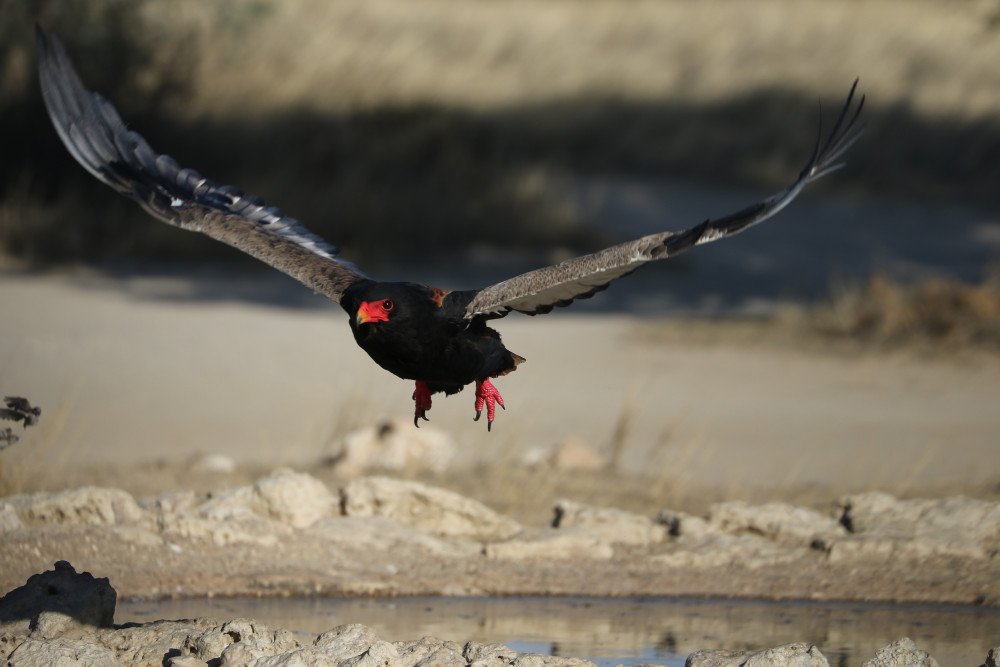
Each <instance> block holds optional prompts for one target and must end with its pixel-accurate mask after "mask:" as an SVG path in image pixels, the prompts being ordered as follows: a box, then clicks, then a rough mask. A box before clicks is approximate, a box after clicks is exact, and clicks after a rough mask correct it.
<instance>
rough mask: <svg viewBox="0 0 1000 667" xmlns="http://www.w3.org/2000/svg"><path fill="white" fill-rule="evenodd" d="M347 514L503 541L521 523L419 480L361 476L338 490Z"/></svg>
mask: <svg viewBox="0 0 1000 667" xmlns="http://www.w3.org/2000/svg"><path fill="white" fill-rule="evenodd" d="M341 498H342V501H341V506H342V508H343V510H344V514H345V515H347V516H384V517H387V518H389V519H392V520H393V521H398V522H400V523H404V524H407V525H410V526H413V527H414V528H417V529H418V530H422V531H424V532H427V533H430V534H432V535H439V536H447V537H461V538H466V539H472V540H479V541H494V540H504V539H507V538H509V537H510V536H512V535H514V534H515V533H517V532H518V531H519V530H520V529H521V526H520V525H519V524H518V523H517V522H516V521H514V520H513V519H511V518H509V517H505V516H503V515H502V514H498V513H497V512H494V511H493V510H491V509H489V508H488V507H486V506H485V505H483V504H482V503H480V502H477V501H475V500H472V499H471V498H466V497H464V496H461V495H459V494H457V493H453V492H451V491H446V490H444V489H439V488H435V487H432V486H427V485H426V484H421V483H419V482H411V481H403V480H396V479H389V478H388V477H363V478H361V479H357V480H354V481H352V482H350V483H349V484H348V485H347V486H345V487H344V488H343V489H342V490H341Z"/></svg>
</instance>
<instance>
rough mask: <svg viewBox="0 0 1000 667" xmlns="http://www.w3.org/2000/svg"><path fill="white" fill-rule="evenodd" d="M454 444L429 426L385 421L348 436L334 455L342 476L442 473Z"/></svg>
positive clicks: (446, 436) (451, 458)
mask: <svg viewBox="0 0 1000 667" xmlns="http://www.w3.org/2000/svg"><path fill="white" fill-rule="evenodd" d="M456 450H457V447H456V446H455V441H454V440H452V438H451V436H449V435H448V434H447V433H446V432H444V431H442V430H440V429H437V428H434V427H433V426H431V425H429V424H424V425H421V427H420V428H414V426H413V424H412V423H410V422H409V421H406V420H394V421H387V422H384V423H382V424H378V425H376V426H369V427H366V428H362V429H358V430H357V431H353V432H351V433H349V434H348V435H347V436H346V437H345V438H344V440H343V442H342V443H341V445H340V450H339V452H338V453H337V454H336V455H335V456H334V459H333V465H334V468H335V470H336V471H337V472H338V473H340V474H342V475H345V476H354V475H360V474H363V473H364V472H366V471H369V470H391V471H401V470H406V471H410V472H418V471H425V470H429V471H431V472H444V471H445V470H447V469H448V466H449V465H451V462H452V460H453V459H454V458H455V451H456Z"/></svg>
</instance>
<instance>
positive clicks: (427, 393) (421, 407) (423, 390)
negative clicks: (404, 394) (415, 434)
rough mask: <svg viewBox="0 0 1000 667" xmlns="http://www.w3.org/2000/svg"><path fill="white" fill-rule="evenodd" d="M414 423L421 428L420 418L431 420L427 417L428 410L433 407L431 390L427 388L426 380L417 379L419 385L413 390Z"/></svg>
mask: <svg viewBox="0 0 1000 667" xmlns="http://www.w3.org/2000/svg"><path fill="white" fill-rule="evenodd" d="M413 403H414V409H413V425H414V426H416V427H417V428H420V423H419V422H420V420H421V419H423V420H424V421H425V422H428V421H430V419H428V418H427V411H428V410H430V409H431V390H430V389H428V388H427V383H426V382H421V381H420V380H417V386H416V387H415V388H414V390H413Z"/></svg>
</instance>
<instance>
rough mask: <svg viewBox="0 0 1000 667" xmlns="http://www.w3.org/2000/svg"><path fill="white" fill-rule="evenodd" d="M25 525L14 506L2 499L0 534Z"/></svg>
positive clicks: (0, 502)
mask: <svg viewBox="0 0 1000 667" xmlns="http://www.w3.org/2000/svg"><path fill="white" fill-rule="evenodd" d="M22 526H24V524H23V523H21V517H19V516H18V515H17V511H15V510H14V506H13V505H10V504H8V503H5V502H2V501H0V535H3V534H4V533H9V532H10V531H12V530H17V529H18V528H21V527H22Z"/></svg>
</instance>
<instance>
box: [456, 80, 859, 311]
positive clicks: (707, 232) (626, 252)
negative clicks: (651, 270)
mask: <svg viewBox="0 0 1000 667" xmlns="http://www.w3.org/2000/svg"><path fill="white" fill-rule="evenodd" d="M857 85H858V82H857V80H855V82H854V85H853V86H851V92H850V93H849V94H848V96H847V102H846V103H845V104H844V108H843V110H842V111H841V112H840V116H839V117H838V118H837V122H836V123H835V124H834V127H833V130H832V131H831V132H830V135H829V136H828V137H827V139H826V141H825V142H824V141H823V137H822V129H821V134H820V136H819V138H818V139H817V142H816V147H815V149H814V150H813V154H812V157H811V158H810V160H809V163H808V164H807V165H806V166H805V168H804V169H803V170H802V171H801V173H800V174H799V177H798V179H797V180H796V181H795V182H794V183H792V184H791V185H790V186H788V187H787V188H785V189H784V190H782V191H781V192H778V193H777V194H774V195H772V196H770V197H768V198H767V199H765V200H763V201H761V202H758V203H756V204H753V205H752V206H748V207H747V208H744V209H742V210H740V211H737V212H736V213H733V214H731V215H727V216H725V217H723V218H719V219H717V220H706V221H705V222H703V223H701V224H699V225H696V226H694V227H691V228H690V229H686V230H683V231H680V232H661V233H659V234H651V235H649V236H644V237H642V238H640V239H636V240H634V241H627V242H625V243H621V244H619V245H615V246H612V247H610V248H605V249H604V250H601V251H599V252H596V253H593V254H590V255H584V256H582V257H576V258H574V259H569V260H566V261H564V262H561V263H559V264H555V265H553V266H547V267H544V268H541V269H536V270H534V271H529V272H528V273H524V274H522V275H519V276H516V277H514V278H510V279H509V280H505V281H503V282H500V283H497V284H495V285H491V286H490V287H487V288H485V289H482V290H480V291H479V292H478V293H477V294H476V295H475V296H474V297H473V298H472V300H471V301H470V302H469V304H468V306H467V307H466V309H465V317H466V318H472V317H477V316H481V317H503V316H504V315H506V314H507V313H509V312H510V311H512V310H516V311H518V312H522V313H527V314H529V315H538V314H541V313H547V312H549V311H551V310H552V309H553V308H555V307H557V306H567V305H569V304H570V303H572V302H573V301H574V300H575V299H585V298H587V297H590V296H593V295H594V294H596V293H597V292H599V291H601V290H603V289H606V288H607V287H608V284H609V283H611V281H613V280H616V279H618V278H621V277H623V276H627V275H628V274H630V273H632V272H633V271H635V270H636V269H638V268H639V267H640V266H642V265H644V264H646V263H647V262H652V261H654V260H658V259H665V258H667V257H673V256H675V255H679V254H680V253H682V252H684V251H686V250H690V249H691V248H693V247H694V246H696V245H701V244H703V243H709V242H711V241H717V240H719V239H722V238H725V237H727V236H731V235H732V234H736V233H738V232H741V231H743V230H744V229H747V228H749V227H752V226H753V225H756V224H757V223H759V222H763V221H764V220H767V219H768V218H770V217H771V216H772V215H774V214H775V213H777V212H778V211H780V210H781V209H783V208H784V207H785V206H787V205H788V204H789V203H791V201H792V200H793V199H795V197H797V196H798V194H799V193H800V192H801V191H802V188H804V187H805V186H806V185H808V184H809V183H811V182H813V181H815V180H816V179H818V178H822V177H823V176H825V175H826V174H829V173H830V172H832V171H835V170H837V169H839V168H840V167H841V166H843V164H842V163H838V162H837V160H838V159H839V158H840V157H841V155H843V153H844V152H845V151H846V150H847V149H848V148H850V147H851V144H853V143H854V142H855V141H857V139H858V137H860V136H861V133H862V132H863V131H864V129H865V128H864V125H861V126H856V123H857V120H858V117H859V116H860V115H861V109H862V107H863V106H864V102H865V98H864V96H862V97H861V100H860V101H859V103H858V106H857V109H856V110H855V111H854V113H853V114H851V113H850V112H851V107H852V102H853V99H854V92H855V89H856V88H857Z"/></svg>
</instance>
